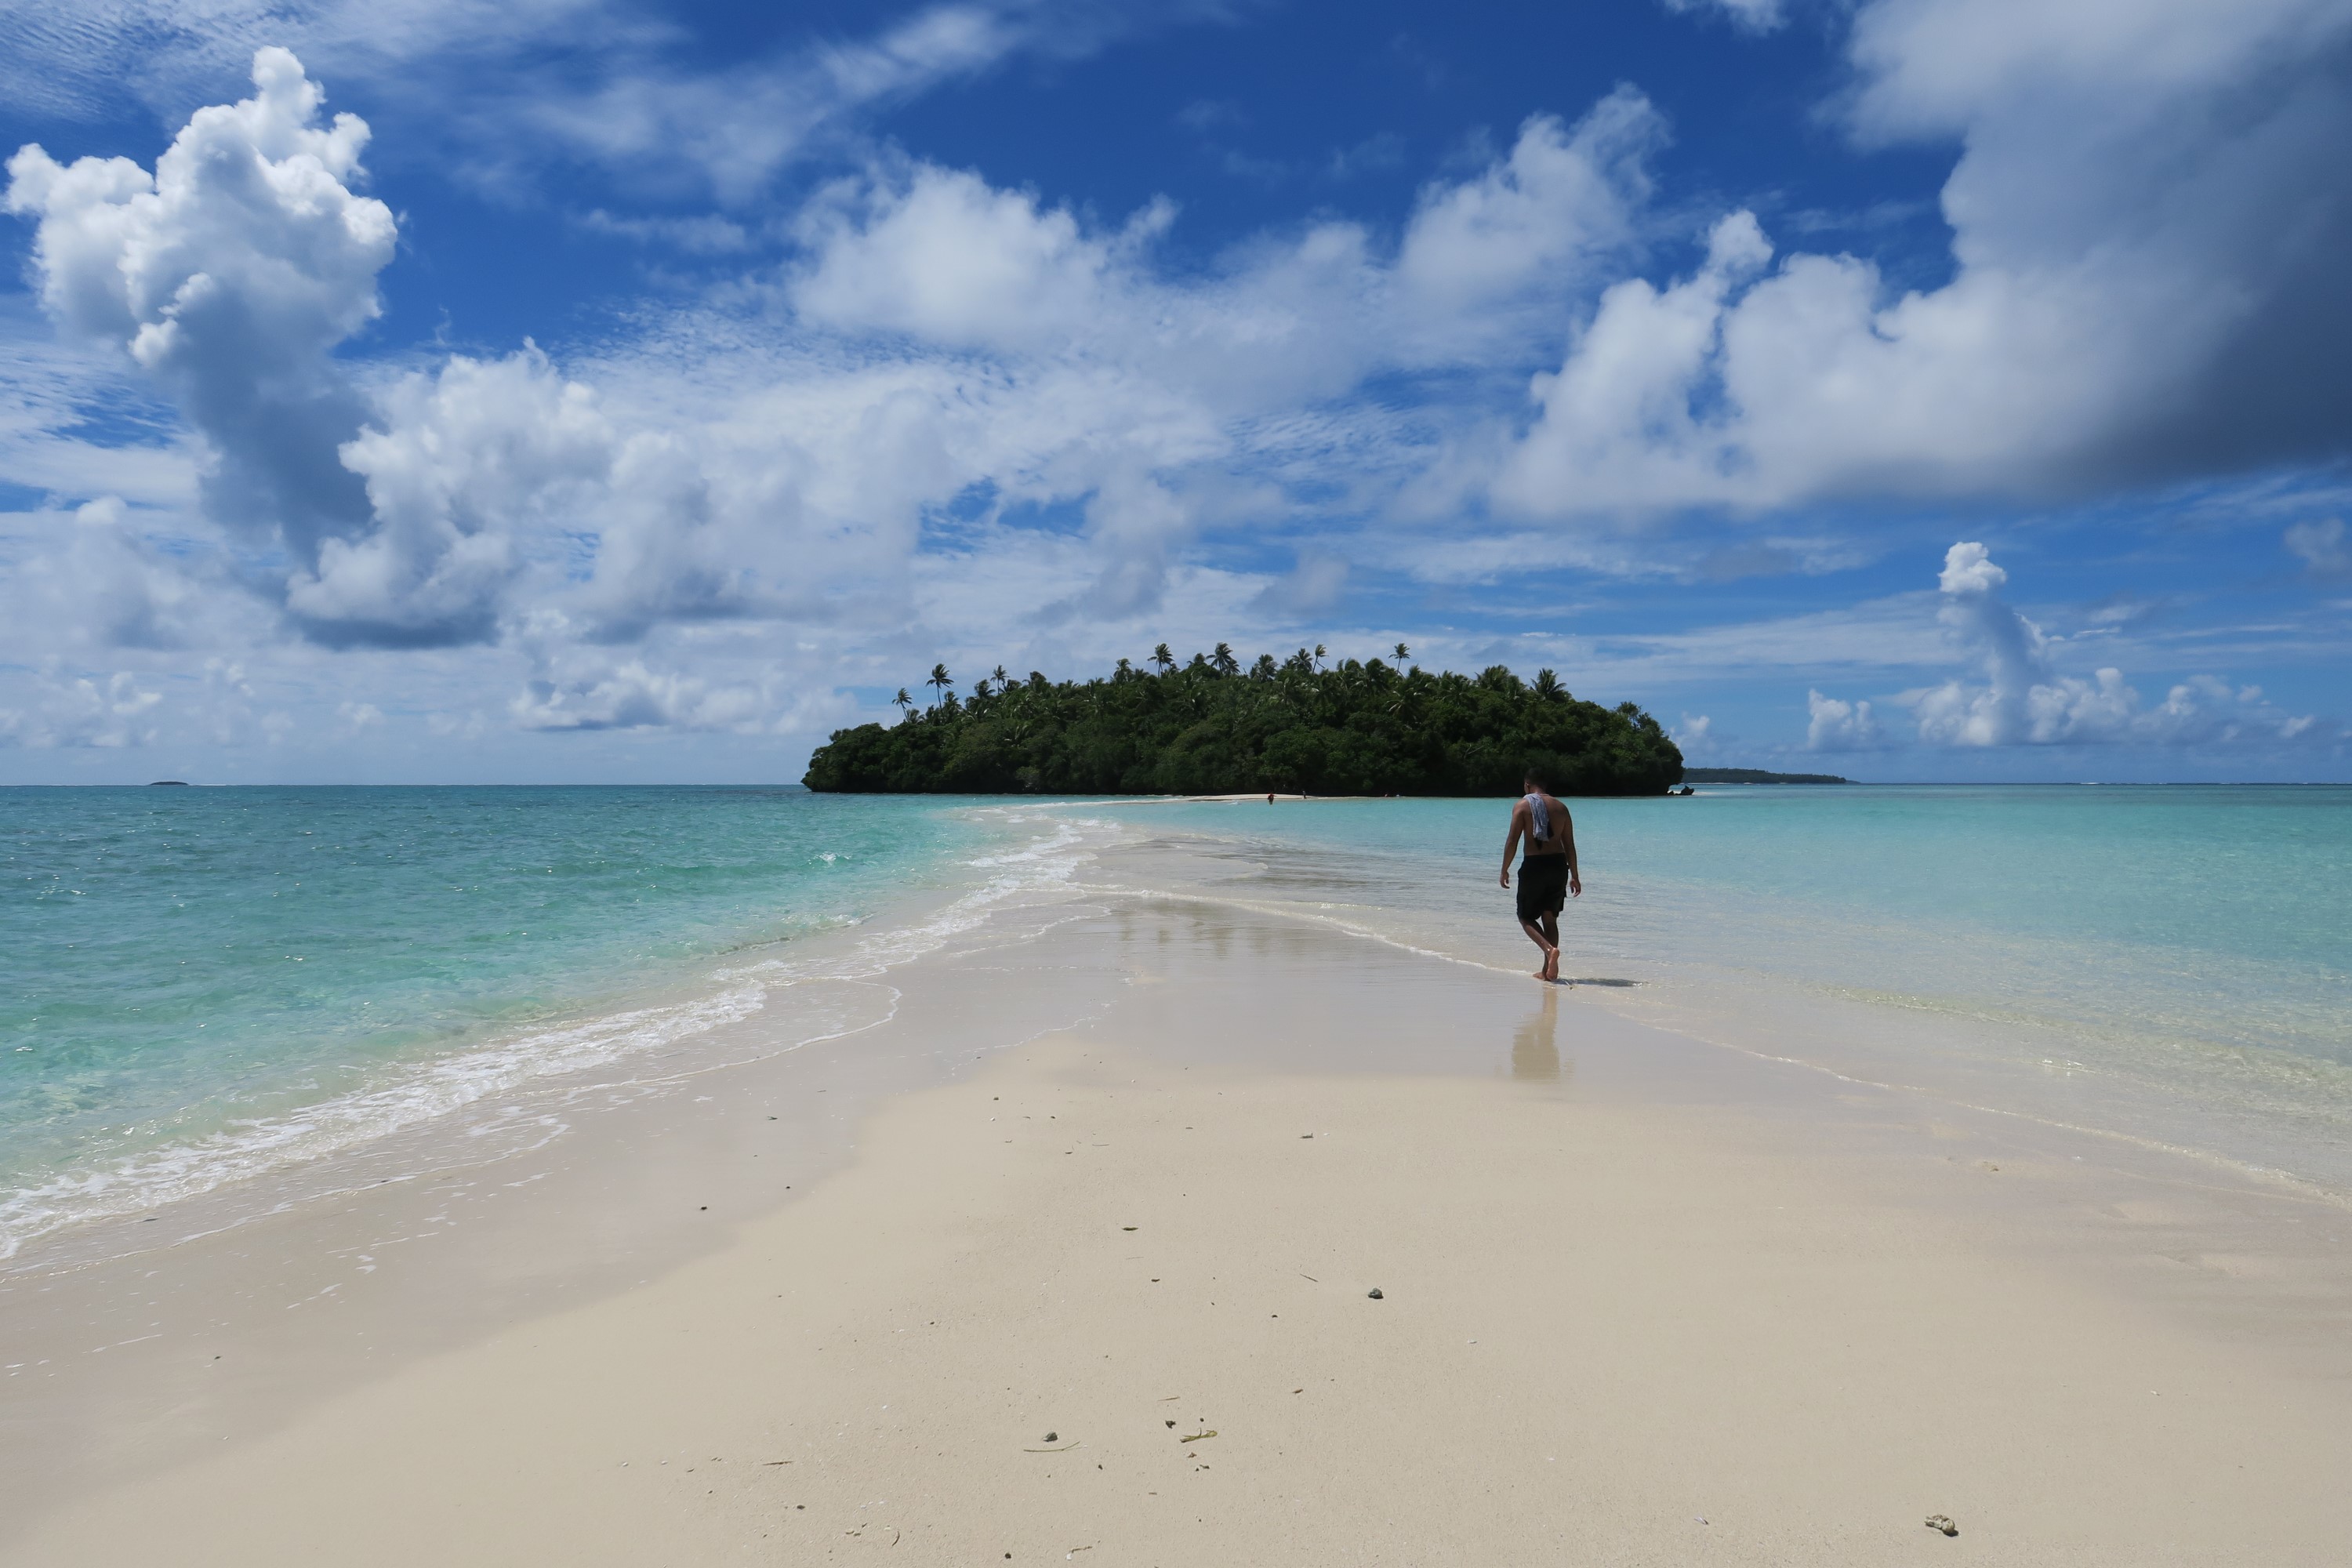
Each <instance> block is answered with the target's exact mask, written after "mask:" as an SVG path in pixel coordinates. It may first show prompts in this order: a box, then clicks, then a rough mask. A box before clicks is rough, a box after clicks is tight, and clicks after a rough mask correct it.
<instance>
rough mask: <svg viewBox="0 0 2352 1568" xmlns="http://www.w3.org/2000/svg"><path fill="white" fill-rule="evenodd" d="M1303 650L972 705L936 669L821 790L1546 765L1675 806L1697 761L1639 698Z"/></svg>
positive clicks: (1040, 685)
mask: <svg viewBox="0 0 2352 1568" xmlns="http://www.w3.org/2000/svg"><path fill="white" fill-rule="evenodd" d="M1395 653H1396V661H1395V663H1393V664H1391V663H1387V662H1385V661H1383V660H1381V659H1378V658H1371V659H1364V660H1357V659H1352V658H1349V659H1342V660H1339V662H1338V663H1336V664H1327V663H1326V659H1327V657H1328V656H1327V654H1326V651H1325V649H1324V648H1322V647H1319V646H1318V647H1315V648H1314V649H1312V650H1309V649H1307V648H1300V649H1299V650H1298V651H1297V653H1294V654H1292V655H1291V656H1290V657H1289V658H1287V659H1285V660H1282V661H1280V662H1277V661H1276V659H1275V658H1274V656H1273V655H1271V654H1267V655H1265V656H1263V657H1261V658H1259V659H1258V660H1257V662H1256V663H1255V664H1253V665H1249V666H1247V667H1246V668H1244V666H1243V664H1242V662H1241V660H1240V659H1239V658H1236V657H1235V656H1234V651H1233V649H1232V648H1231V647H1229V646H1228V645H1226V644H1224V643H1219V644H1218V645H1217V647H1216V649H1215V651H1214V652H1213V653H1206V654H1194V655H1193V656H1192V659H1191V660H1190V661H1189V662H1187V663H1182V664H1180V663H1179V662H1178V661H1177V660H1176V658H1175V657H1174V656H1173V655H1171V653H1170V652H1169V651H1168V645H1167V644H1165V643H1162V644H1160V647H1158V648H1156V649H1154V650H1153V652H1152V655H1151V658H1150V660H1149V663H1150V668H1139V667H1137V666H1135V665H1133V664H1130V663H1129V661H1128V660H1126V659H1120V660H1119V661H1118V668H1116V669H1114V670H1113V671H1112V672H1111V673H1110V674H1109V675H1108V676H1107V677H1097V678H1095V679H1089V680H1085V681H1076V680H1063V681H1050V680H1047V679H1045V676H1043V675H1041V674H1037V673H1035V672H1034V671H1033V672H1032V673H1031V674H1030V676H1029V678H1028V679H1026V680H1022V679H1015V678H1013V677H1011V676H1008V675H1007V674H1006V673H1005V671H1004V668H1003V666H1001V665H1000V666H998V667H997V668H995V669H994V670H992V671H991V672H990V673H989V674H988V675H987V676H986V677H984V678H982V679H980V680H979V681H976V682H975V683H974V684H973V686H972V689H971V695H970V696H969V697H962V698H960V697H958V696H957V694H956V692H955V689H954V687H955V681H954V679H953V678H952V677H951V676H950V675H949V673H948V671H947V669H946V668H945V667H944V666H940V665H934V666H933V667H932V668H931V674H930V678H929V680H928V681H926V682H925V684H927V685H929V687H930V688H931V689H932V690H933V692H934V694H935V695H934V698H933V700H932V702H931V704H930V705H929V707H927V708H926V707H919V706H917V705H916V703H915V701H914V700H913V699H912V698H910V697H909V696H908V694H907V691H906V689H904V688H901V689H899V691H898V696H897V698H896V699H895V701H896V702H897V704H898V707H899V708H900V709H901V710H903V711H904V713H905V717H904V718H903V719H902V720H901V721H899V722H898V723H897V724H895V725H889V726H884V725H881V724H861V725H858V726H857V727H856V728H855V729H848V730H836V731H834V733H833V736H832V738H831V739H830V740H829V741H828V742H826V743H825V744H824V745H823V746H820V747H818V748H817V750H816V752H815V754H814V755H813V756H812V757H811V758H810V759H809V766H808V773H807V775H806V777H805V778H804V779H803V781H802V782H803V784H806V785H807V786H808V787H809V788H810V789H812V790H819V791H841V792H852V793H896V794H952V795H1015V794H1054V795H1222V794H1242V793H1255V792H1259V791H1282V792H1285V793H1305V794H1309V795H1512V794H1516V793H1517V790H1518V787H1519V780H1520V776H1521V773H1522V772H1523V771H1524V770H1525V769H1527V768H1528V767H1530V766H1532V767H1535V768H1538V769H1539V770H1541V771H1542V772H1543V773H1544V774H1545V776H1546V778H1547V781H1548V782H1549V784H1551V787H1552V788H1553V790H1554V791H1555V792H1556V793H1558V794H1560V795H1662V794H1664V792H1665V791H1666V790H1667V789H1668V788H1670V787H1671V786H1673V785H1674V784H1675V783H1677V782H1678V781H1679V780H1680V779H1681V778H1682V776H1683V756H1682V752H1680V751H1679V750H1677V749H1676V747H1675V743H1674V742H1673V740H1672V739H1670V738H1669V737H1668V736H1667V734H1666V732H1665V731H1664V729H1662V728H1661V727H1660V726H1659V724H1658V721H1656V720H1655V719H1654V718H1652V717H1651V716H1650V715H1649V714H1647V713H1645V712H1643V710H1641V709H1640V708H1638V707H1636V706H1635V705H1634V704H1633V703H1631V702H1622V703H1620V704H1618V705H1617V706H1616V707H1614V708H1604V707H1602V706H1601V704H1599V703H1597V702H1588V701H1585V700H1581V699H1579V698H1576V697H1572V696H1570V694H1569V691H1568V689H1567V688H1566V687H1564V686H1562V685H1561V684H1560V682H1559V677H1558V676H1557V675H1556V674H1554V673H1553V672H1552V671H1551V670H1549V669H1544V670H1538V671H1537V673H1536V678H1535V679H1533V680H1532V681H1528V680H1522V679H1519V677H1518V676H1517V675H1515V674H1513V673H1512V672H1511V670H1510V669H1508V668H1506V667H1505V666H1502V665H1499V664H1498V665H1495V666H1493V667H1491V668H1487V669H1485V670H1482V671H1480V672H1479V673H1478V674H1477V675H1475V676H1468V675H1459V674H1456V673H1454V672H1453V671H1451V670H1447V671H1442V672H1439V673H1435V674H1433V673H1431V672H1430V671H1427V670H1424V669H1423V668H1420V667H1419V666H1417V665H1416V666H1412V667H1410V668H1408V667H1407V665H1406V661H1407V659H1408V658H1410V657H1411V649H1409V648H1408V647H1406V646H1405V645H1404V644H1402V643H1399V644H1398V645H1397V646H1396V649H1395Z"/></svg>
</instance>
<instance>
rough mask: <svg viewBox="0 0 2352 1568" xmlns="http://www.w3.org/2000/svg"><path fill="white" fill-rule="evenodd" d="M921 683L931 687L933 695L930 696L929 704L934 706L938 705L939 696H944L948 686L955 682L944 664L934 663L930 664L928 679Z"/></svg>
mask: <svg viewBox="0 0 2352 1568" xmlns="http://www.w3.org/2000/svg"><path fill="white" fill-rule="evenodd" d="M923 684H924V685H926V686H928V687H930V688H932V689H933V691H934V693H935V695H933V697H932V698H931V706H932V707H934V708H936V707H938V706H939V701H940V697H943V696H945V695H946V694H947V690H948V688H950V687H951V686H953V685H954V684H955V677H953V676H951V675H950V674H949V673H948V667H947V666H946V665H944V664H935V665H933V666H931V675H930V679H928V680H926V681H924V682H923Z"/></svg>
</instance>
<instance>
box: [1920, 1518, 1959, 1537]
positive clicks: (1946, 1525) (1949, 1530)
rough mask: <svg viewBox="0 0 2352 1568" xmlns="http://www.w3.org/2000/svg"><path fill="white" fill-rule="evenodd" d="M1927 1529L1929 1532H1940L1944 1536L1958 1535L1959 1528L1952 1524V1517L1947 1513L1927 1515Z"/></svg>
mask: <svg viewBox="0 0 2352 1568" xmlns="http://www.w3.org/2000/svg"><path fill="white" fill-rule="evenodd" d="M1927 1528H1928V1529H1930V1530H1940V1531H1943V1532H1944V1533H1945V1534H1946V1535H1958V1533H1959V1532H1960V1527H1959V1526H1958V1525H1957V1524H1954V1523H1953V1522H1952V1516H1951V1515H1950V1514H1948V1513H1931V1514H1929V1515H1928V1516H1927Z"/></svg>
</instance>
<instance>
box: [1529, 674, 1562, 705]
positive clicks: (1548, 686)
mask: <svg viewBox="0 0 2352 1568" xmlns="http://www.w3.org/2000/svg"><path fill="white" fill-rule="evenodd" d="M1536 695H1537V696H1538V697H1540V698H1542V699H1543V700H1545V701H1547V702H1549V701H1550V700H1552V699H1553V698H1555V697H1561V696H1565V695H1567V689H1566V688H1565V687H1563V686H1561V685H1560V683H1559V676H1557V675H1554V674H1553V673H1552V672H1551V671H1550V670H1549V669H1538V670H1537V671H1536Z"/></svg>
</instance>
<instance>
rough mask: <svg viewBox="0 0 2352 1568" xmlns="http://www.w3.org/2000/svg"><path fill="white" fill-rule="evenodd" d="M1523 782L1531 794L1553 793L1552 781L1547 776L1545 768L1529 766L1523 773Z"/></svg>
mask: <svg viewBox="0 0 2352 1568" xmlns="http://www.w3.org/2000/svg"><path fill="white" fill-rule="evenodd" d="M1521 782H1522V785H1523V787H1524V788H1525V789H1526V790H1527V791H1528V794H1530V795H1549V794H1550V793H1551V781H1550V779H1549V778H1548V777H1546V776H1545V773H1544V770H1543V769H1541V768H1534V767H1531V768H1529V769H1528V771H1527V772H1526V773H1524V774H1522V775H1521Z"/></svg>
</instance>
